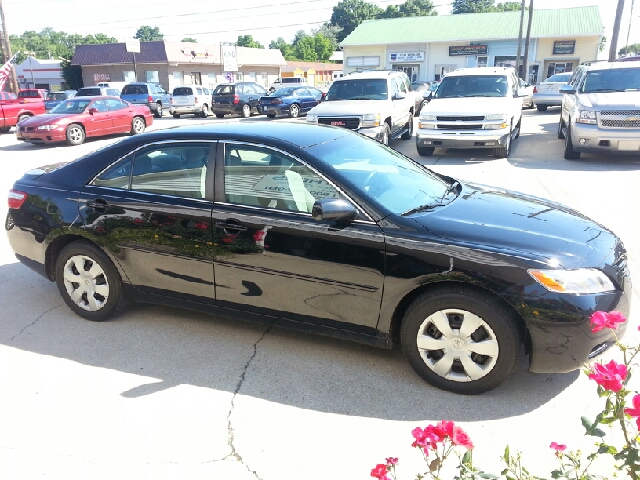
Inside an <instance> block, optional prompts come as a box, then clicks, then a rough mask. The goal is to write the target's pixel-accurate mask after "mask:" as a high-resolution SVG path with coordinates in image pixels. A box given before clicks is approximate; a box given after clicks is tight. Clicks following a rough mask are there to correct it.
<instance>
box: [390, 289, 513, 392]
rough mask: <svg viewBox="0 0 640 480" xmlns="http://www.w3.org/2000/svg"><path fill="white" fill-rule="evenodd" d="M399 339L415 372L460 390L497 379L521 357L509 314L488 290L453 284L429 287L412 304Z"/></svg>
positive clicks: (492, 384) (490, 385)
mask: <svg viewBox="0 0 640 480" xmlns="http://www.w3.org/2000/svg"><path fill="white" fill-rule="evenodd" d="M400 339H401V343H402V350H403V352H404V354H405V356H406V357H407V359H408V361H409V363H410V364H411V366H412V367H413V369H414V370H415V371H416V372H417V373H418V375H420V376H421V377H422V378H423V379H424V380H426V381H427V382H428V383H430V384H431V385H433V386H435V387H437V388H440V389H442V390H448V391H450V392H455V393H459V394H463V395H476V394H480V393H484V392H487V391H489V390H492V389H494V388H496V387H497V386H498V385H500V384H502V383H503V382H504V381H505V380H506V379H507V378H508V377H509V376H510V375H511V374H512V373H513V371H514V370H515V367H516V365H517V364H518V362H519V360H520V356H521V348H520V335H519V332H518V327H517V325H516V319H515V318H514V315H513V313H512V312H510V311H509V309H508V308H507V307H506V306H504V305H502V304H500V303H498V302H496V301H495V299H493V298H491V297H490V296H488V295H485V294H483V293H481V292H478V291H476V290H472V289H468V288H464V287H459V286H453V285H452V286H444V287H437V288H434V289H432V290H431V291H428V292H426V293H423V294H422V295H420V296H419V297H418V298H417V299H416V300H415V301H414V302H413V303H412V304H411V306H410V307H409V309H408V310H407V312H406V313H405V316H404V318H403V320H402V327H401V330H400Z"/></svg>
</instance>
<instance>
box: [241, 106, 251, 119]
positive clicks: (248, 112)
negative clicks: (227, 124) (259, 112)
mask: <svg viewBox="0 0 640 480" xmlns="http://www.w3.org/2000/svg"><path fill="white" fill-rule="evenodd" d="M250 116H251V105H249V104H248V103H245V104H244V105H243V106H242V118H249V117H250Z"/></svg>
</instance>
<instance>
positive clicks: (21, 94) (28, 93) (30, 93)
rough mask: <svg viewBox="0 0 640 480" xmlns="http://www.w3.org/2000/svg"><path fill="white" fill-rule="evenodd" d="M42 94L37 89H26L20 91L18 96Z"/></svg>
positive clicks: (31, 96) (34, 96)
mask: <svg viewBox="0 0 640 480" xmlns="http://www.w3.org/2000/svg"><path fill="white" fill-rule="evenodd" d="M39 96H40V92H38V91H37V90H25V91H22V92H18V97H20V98H37V97H39Z"/></svg>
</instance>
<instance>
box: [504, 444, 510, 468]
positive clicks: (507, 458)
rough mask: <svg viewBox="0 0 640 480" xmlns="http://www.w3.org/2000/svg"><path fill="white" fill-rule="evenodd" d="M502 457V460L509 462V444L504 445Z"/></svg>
mask: <svg viewBox="0 0 640 480" xmlns="http://www.w3.org/2000/svg"><path fill="white" fill-rule="evenodd" d="M502 459H503V460H504V462H505V463H507V464H508V463H509V445H507V446H506V447H504V455H502Z"/></svg>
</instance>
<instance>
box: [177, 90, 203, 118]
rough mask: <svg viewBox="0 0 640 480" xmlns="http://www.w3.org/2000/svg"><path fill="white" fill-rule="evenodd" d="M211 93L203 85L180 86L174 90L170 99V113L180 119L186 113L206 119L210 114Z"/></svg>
mask: <svg viewBox="0 0 640 480" xmlns="http://www.w3.org/2000/svg"><path fill="white" fill-rule="evenodd" d="M210 105H211V91H210V90H209V89H208V88H207V87H203V86H202V85H180V86H179V87H176V88H174V89H173V93H172V94H171V98H170V99H169V113H171V115H173V117H174V118H180V115H182V114H184V113H192V114H194V115H196V116H200V117H202V118H206V117H208V116H209V113H210V110H211V109H210V108H209V107H210Z"/></svg>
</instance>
